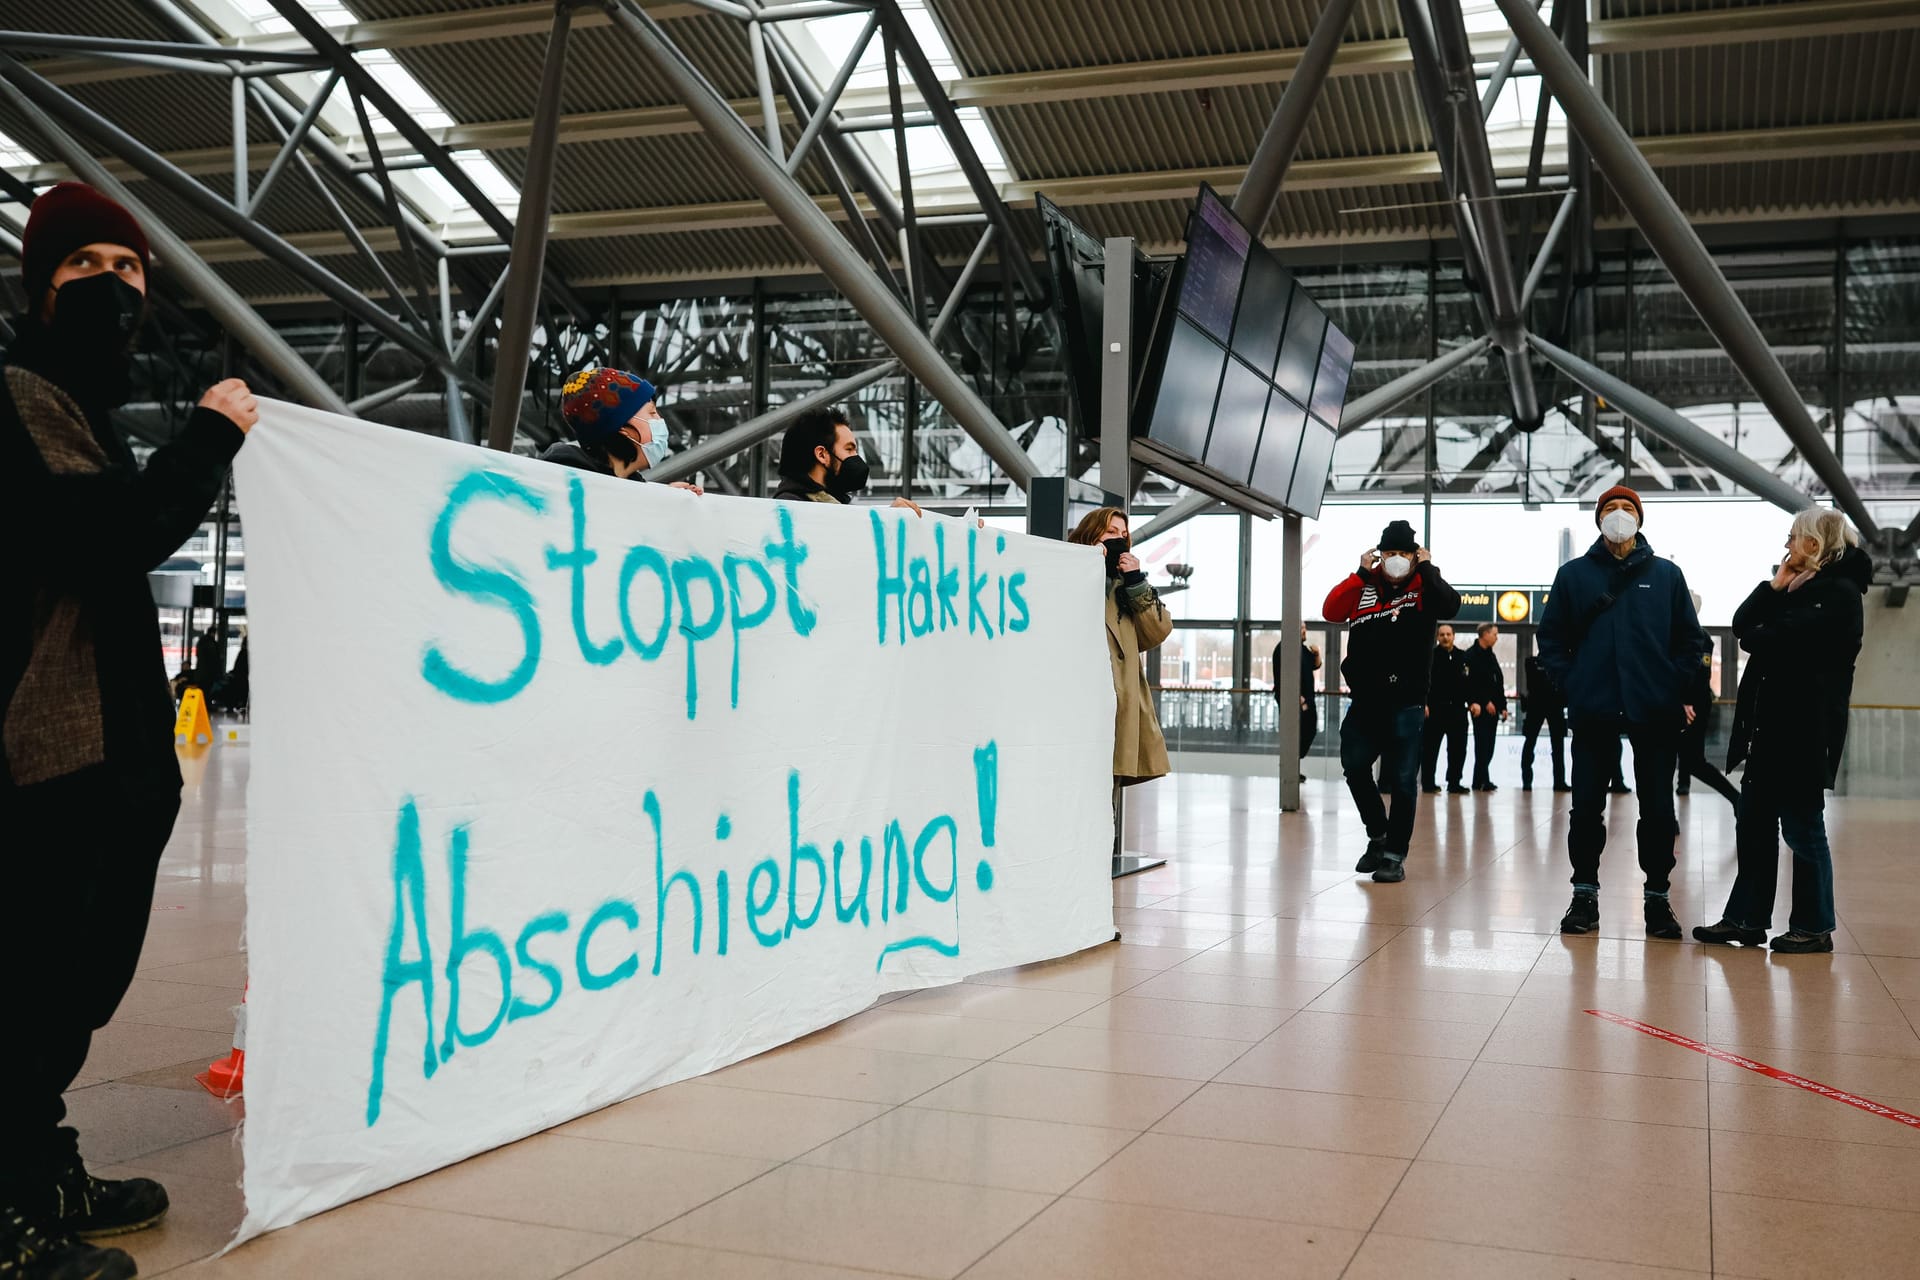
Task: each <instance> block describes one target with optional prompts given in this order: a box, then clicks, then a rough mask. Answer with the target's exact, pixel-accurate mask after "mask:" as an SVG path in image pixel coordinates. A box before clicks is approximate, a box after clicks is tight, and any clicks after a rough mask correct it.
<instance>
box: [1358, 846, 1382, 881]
mask: <svg viewBox="0 0 1920 1280" xmlns="http://www.w3.org/2000/svg"><path fill="white" fill-rule="evenodd" d="M1385 857H1386V854H1384V853H1382V852H1380V842H1379V841H1378V840H1369V841H1367V851H1366V852H1365V853H1363V854H1361V855H1360V861H1358V862H1356V863H1354V864H1353V869H1354V870H1355V871H1358V872H1359V873H1360V874H1361V875H1365V874H1366V873H1367V872H1369V871H1378V870H1379V869H1380V863H1381V861H1382V859H1384V858H1385Z"/></svg>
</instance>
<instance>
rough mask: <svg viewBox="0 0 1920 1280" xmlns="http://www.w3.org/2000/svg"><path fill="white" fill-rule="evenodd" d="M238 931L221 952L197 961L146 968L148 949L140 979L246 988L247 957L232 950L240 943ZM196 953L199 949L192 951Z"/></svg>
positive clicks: (144, 956)
mask: <svg viewBox="0 0 1920 1280" xmlns="http://www.w3.org/2000/svg"><path fill="white" fill-rule="evenodd" d="M238 935H239V931H238V930H237V929H236V930H233V931H231V933H230V934H229V936H228V941H227V947H226V950H225V951H224V952H217V953H215V954H213V955H211V956H209V957H208V958H206V959H196V960H191V961H186V962H184V963H174V964H157V965H154V966H152V967H151V968H149V967H148V957H149V954H150V952H151V948H149V950H148V951H143V952H141V954H140V976H141V977H143V978H148V979H151V980H153V981H155V982H189V983H193V984H195V985H196V986H203V987H228V988H231V989H233V990H235V991H238V990H241V989H242V988H244V987H245V986H246V985H247V957H246V955H245V953H243V952H241V951H238V950H236V949H235V946H234V944H235V943H236V942H237V941H238V940H239V938H238ZM194 949H195V950H198V948H194Z"/></svg>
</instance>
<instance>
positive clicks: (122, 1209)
mask: <svg viewBox="0 0 1920 1280" xmlns="http://www.w3.org/2000/svg"><path fill="white" fill-rule="evenodd" d="M53 1195H54V1200H53V1208H54V1213H55V1214H56V1215H57V1218H58V1222H59V1226H60V1229H61V1230H62V1231H67V1232H70V1233H72V1234H73V1235H76V1236H87V1237H92V1236H123V1235H127V1234H128V1233H130V1232H134V1231H145V1230H146V1229H147V1228H148V1227H151V1226H154V1225H156V1224H157V1223H158V1222H159V1221H160V1219H162V1218H164V1217H166V1216H167V1191H166V1188H165V1187H162V1186H161V1185H160V1184H159V1183H157V1182H155V1181H154V1180H153V1179H152V1178H128V1179H126V1180H124V1181H109V1180H107V1179H105V1178H96V1177H94V1176H93V1175H92V1174H90V1173H88V1172H87V1168H86V1166H85V1165H83V1164H82V1163H80V1156H79V1155H78V1153H76V1154H75V1155H74V1157H73V1162H72V1163H71V1164H69V1165H68V1166H67V1167H66V1168H65V1169H62V1170H61V1171H60V1173H59V1175H58V1176H57V1177H56V1178H55V1180H54V1184H53ZM4 1274H5V1273H4V1272H0V1275H4Z"/></svg>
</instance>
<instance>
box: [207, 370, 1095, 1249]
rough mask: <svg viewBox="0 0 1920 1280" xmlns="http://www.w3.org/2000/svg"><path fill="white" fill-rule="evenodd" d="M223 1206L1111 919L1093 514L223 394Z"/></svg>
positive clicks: (316, 1184) (638, 1079)
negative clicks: (238, 688) (228, 644)
mask: <svg viewBox="0 0 1920 1280" xmlns="http://www.w3.org/2000/svg"><path fill="white" fill-rule="evenodd" d="M237 474H238V481H239V493H240V503H241V510H242V512H243V514H244V518H245V520H246V544H247V545H246V550H247V576H248V582H247V587H248V615H249V616H248V621H249V628H250V631H249V634H250V637H251V640H252V663H253V674H252V680H253V710H254V724H253V733H252V739H253V740H252V747H251V753H252V764H251V781H250V785H249V790H248V800H247V805H248V853H247V942H248V956H249V977H250V981H251V988H250V991H249V995H248V1009H249V1014H250V1023H249V1027H248V1037H249V1039H248V1061H247V1121H246V1126H245V1131H244V1137H243V1144H244V1150H245V1157H246V1173H245V1179H244V1187H245V1192H246V1200H247V1215H246V1220H245V1222H244V1224H243V1225H242V1227H241V1231H240V1236H241V1238H246V1237H248V1236H252V1235H256V1234H258V1233H260V1232H263V1231H268V1230H271V1229H273V1228H276V1227H281V1226H285V1225H287V1224H289V1223H292V1222H295V1221H298V1220H299V1219H301V1218H304V1217H307V1216H309V1215H311V1214H314V1213H318V1212H320V1211H322V1210H324V1209H327V1208H330V1207H332V1206H334V1205H338V1204H341V1203H343V1202H345V1201H348V1200H351V1199H354V1198H356V1197H359V1196H363V1195H366V1194H369V1193H370V1192H373V1191H377V1190H379V1189H381V1188H383V1187H388V1186H391V1185H393V1184H395V1183H398V1182H402V1181H405V1180H407V1179H409V1178H413V1177H417V1176H419V1175H420V1174H423V1173H426V1172H428V1171H430V1170H433V1169H436V1168H439V1167H441V1166H443V1165H447V1164H450V1163H453V1162H454V1161H457V1160H461V1159H464V1158H466V1157H467V1156H470V1155H473V1154H475V1153H477V1152H480V1151H484V1150H486V1149H488V1148H490V1147H495V1146H498V1145H500V1144H502V1143H506V1142H511V1141H513V1140H515V1139H518V1138H521V1137H524V1136H526V1135H528V1134H531V1133H536V1132H539V1131H540V1130H543V1129H547V1128H549V1127H551V1126H553V1125H556V1124H559V1123H561V1122H563V1121H565V1120H568V1119H570V1118H572V1117H575V1116H578V1115H581V1114H583V1113H585V1112H588V1111H592V1110H594V1109H596V1108H598V1107H603V1106H606V1105H608V1104H609V1103H612V1102H615V1101H618V1100H620V1099H622V1098H625V1097H628V1096H630V1095H633V1094H635V1093H639V1092H642V1091H644V1090H647V1089H652V1088H657V1087H659V1086H661V1085H664V1084H669V1083H672V1082H674V1081H677V1080H682V1079H686V1078H688V1077H690V1076H695V1075H699V1074H701V1073H703V1072H706V1071H710V1070H713V1069H714V1068H717V1067H720V1066H724V1065H726V1064H728V1063H731V1062H735V1061H738V1060H740V1059H742V1058H745V1057H748V1056H750V1055H752V1054H755V1053H758V1052H761V1051H763V1050H765V1049H768V1048H771V1047H773V1046H776V1045H779V1044H783V1043H785V1042H786V1041H788V1040H791V1039H794V1038H795V1037H797V1036H800V1035H803V1034H805V1033H807V1032H810V1031H813V1030H815V1029H817V1028H819V1027H822V1026H825V1025H827V1024H829V1023H831V1022H834V1021H836V1020H838V1019H840V1018H843V1017H846V1016H848V1015H849V1014H852V1013H855V1012H857V1011H859V1010H860V1009H863V1008H865V1007H866V1006H868V1005H869V1004H871V1003H872V1001H873V1000H874V998H875V997H876V996H878V995H880V994H882V993H885V992H888V991H896V990H901V989H904V988H911V987H924V986H932V985H936V984H940V983H946V982H953V981H956V980H958V979H961V978H964V977H966V976H968V975H970V974H974V973H979V972H982V971H985V970H989V969H996V968H1002V967H1005V966H1008V965H1014V964H1022V963H1027V962H1031V961H1036V960H1042V959H1047V958H1050V957H1053V956H1059V955H1064V954H1067V953H1069V952H1072V951H1076V950H1079V949H1081V948H1083V947H1087V946H1091V945H1094V944H1097V943H1101V942H1105V941H1106V940H1107V939H1108V938H1110V937H1111V935H1112V930H1113V920H1112V907H1111V894H1110V890H1109V888H1108V880H1107V875H1108V851H1109V848H1110V846H1111V843H1112V837H1113V827H1112V819H1111V810H1110V807H1109V806H1110V790H1109V788H1110V785H1111V778H1110V769H1111V758H1112V748H1113V737H1112V735H1113V716H1114V702H1113V697H1114V695H1113V687H1112V677H1111V673H1110V668H1109V665H1108V661H1107V653H1106V639H1105V636H1104V635H1103V627H1102V598H1101V592H1102V590H1103V589H1104V581H1103V578H1102V567H1101V561H1100V556H1099V555H1098V553H1097V548H1096V549H1094V550H1089V549H1087V548H1085V547H1078V546H1068V545H1066V544H1062V543H1056V542H1048V541H1044V540H1040V539H1035V538H1029V537H1027V536H1025V535H1021V534H1005V533H1001V532H999V531H996V530H992V529H981V528H978V527H977V526H976V525H974V524H973V523H972V522H962V521H958V520H951V519H946V518H942V517H938V516H932V515H929V516H926V517H924V518H916V517H915V516H914V515H913V514H912V513H911V512H906V511H897V510H878V509H851V508H844V507H833V506H827V505H824V504H815V503H775V502H765V501H756V500H750V499H735V498H723V497H715V496H707V497H696V496H694V495H691V494H688V493H685V492H682V491H678V490H673V489H669V488H666V487H665V486H658V485H650V484H638V483H633V482H627V481H619V480H615V479H612V478H611V477H602V476H599V475H593V474H585V473H582V472H579V471H570V470H567V469H565V468H562V467H558V466H554V465H551V464H548V463H541V462H535V461H531V460H528V459H525V458H517V457H509V456H505V455H501V454H497V453H484V452H481V451H479V450H476V449H473V448H470V447H465V446H459V445H454V444H451V443H449V442H447V441H445V440H438V439H433V438H429V437H425V436H420V435H413V434H410V433H408V432H405V431H396V430H392V429H390V428H386V427H379V426H374V425H370V424H367V423H362V422H356V421H352V420H349V419H344V418H338V417H334V416H331V415H328V414H323V413H318V412H314V411H311V410H306V409H301V408H298V407H295V406H292V405H286V404H276V403H272V402H268V401H262V402H261V418H260V424H259V426H258V427H257V428H256V429H255V430H254V431H253V433H252V436H251V438H250V439H249V441H248V444H247V447H246V449H245V450H244V451H243V452H242V453H241V455H240V459H239V462H238V464H237Z"/></svg>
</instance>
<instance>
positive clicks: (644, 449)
mask: <svg viewBox="0 0 1920 1280" xmlns="http://www.w3.org/2000/svg"><path fill="white" fill-rule="evenodd" d="M647 432H648V434H649V435H651V436H652V437H653V438H652V439H651V440H648V441H647V442H646V443H645V444H643V445H641V446H640V454H641V456H642V457H644V458H645V459H646V460H647V466H648V467H657V466H659V465H660V464H661V463H663V462H665V461H666V460H667V455H668V454H670V453H672V452H673V446H672V445H670V444H668V443H667V420H666V419H665V418H653V419H650V420H649V421H648V422H647Z"/></svg>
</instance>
